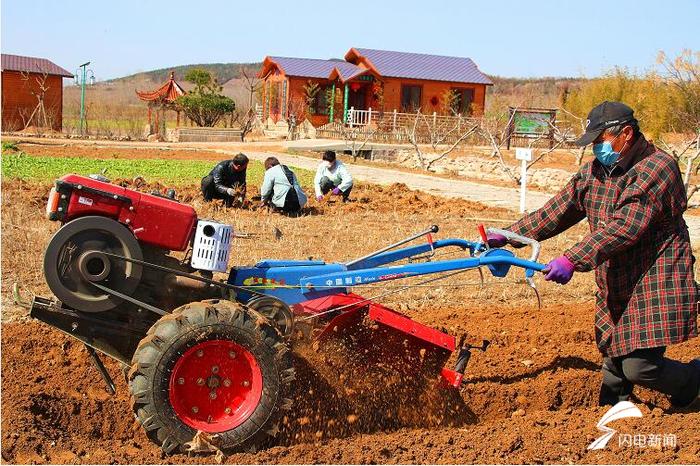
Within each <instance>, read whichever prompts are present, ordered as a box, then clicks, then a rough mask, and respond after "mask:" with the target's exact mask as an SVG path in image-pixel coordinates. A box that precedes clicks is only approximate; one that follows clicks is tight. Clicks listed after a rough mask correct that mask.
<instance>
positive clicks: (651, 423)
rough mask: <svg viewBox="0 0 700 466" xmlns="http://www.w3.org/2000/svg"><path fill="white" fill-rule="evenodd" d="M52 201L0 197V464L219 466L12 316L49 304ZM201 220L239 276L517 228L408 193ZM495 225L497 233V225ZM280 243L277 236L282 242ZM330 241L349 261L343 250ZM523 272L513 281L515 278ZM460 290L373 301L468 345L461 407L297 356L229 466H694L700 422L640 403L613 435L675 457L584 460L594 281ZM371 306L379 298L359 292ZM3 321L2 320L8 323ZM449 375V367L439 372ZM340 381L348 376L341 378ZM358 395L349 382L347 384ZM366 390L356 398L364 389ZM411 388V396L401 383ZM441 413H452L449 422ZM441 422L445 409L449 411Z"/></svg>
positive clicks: (589, 426) (615, 448) (474, 207)
mask: <svg viewBox="0 0 700 466" xmlns="http://www.w3.org/2000/svg"><path fill="white" fill-rule="evenodd" d="M47 192H48V186H36V185H26V184H20V183H17V182H9V183H3V199H2V201H3V225H2V228H3V240H4V241H3V246H4V247H3V257H2V274H3V285H2V289H3V315H2V318H3V324H2V327H0V330H1V331H2V342H1V347H2V404H1V408H2V425H1V427H2V459H3V461H5V462H10V463H83V464H88V463H163V462H172V463H211V462H214V457H213V456H204V455H196V456H186V455H182V454H179V455H175V456H172V457H164V456H163V455H162V454H161V452H160V450H159V449H158V447H156V446H155V445H153V444H152V443H150V441H148V439H147V438H146V436H145V435H144V433H143V431H142V429H141V427H140V426H139V425H138V424H137V423H136V422H135V420H134V417H133V414H132V412H131V408H130V405H129V399H128V390H127V387H126V384H125V381H124V377H123V374H122V372H121V368H120V367H118V365H117V364H116V363H113V362H111V361H106V362H107V367H108V369H109V371H110V372H111V374H112V376H113V378H114V379H115V382H116V383H117V395H116V396H110V395H109V394H108V393H107V392H106V391H105V388H104V384H103V382H102V380H101V379H100V378H99V375H98V373H97V371H96V369H95V368H94V367H93V366H92V365H91V362H90V360H89V357H88V355H87V353H86V352H85V351H84V349H83V348H82V347H81V346H80V345H79V344H77V343H76V342H75V341H73V340H72V339H70V338H69V337H67V336H65V335H63V334H61V333H59V332H58V331H56V330H53V329H51V328H49V327H48V326H46V325H44V324H41V323H38V322H32V321H28V320H27V319H26V311H24V310H22V309H21V308H18V307H16V306H15V307H13V306H12V305H11V298H10V296H9V290H10V287H11V283H12V282H13V281H17V282H19V283H21V284H22V285H23V287H22V289H23V290H29V291H31V292H34V293H37V294H42V295H48V294H49V292H48V289H47V288H46V285H45V284H44V283H43V278H42V277H41V258H42V251H43V249H44V248H45V245H46V243H47V242H48V240H49V238H50V235H51V234H52V232H53V231H55V229H56V227H57V225H55V224H53V223H51V222H48V221H45V220H43V219H42V216H41V215H42V211H43V208H44V202H45V197H46V193H47ZM181 196H182V199H183V201H185V202H191V203H192V204H193V205H194V206H195V208H197V210H198V212H199V213H200V215H201V216H203V217H208V218H216V219H219V220H224V221H229V222H231V223H234V224H235V225H236V227H237V228H238V229H239V230H240V231H248V232H253V233H257V236H256V237H255V238H254V239H251V240H240V241H237V243H236V245H235V246H234V256H233V257H234V258H233V260H232V263H236V264H245V263H251V262H255V261H257V260H259V259H261V258H263V257H271V258H304V257H307V256H308V255H314V256H315V257H324V258H325V259H328V260H345V259H348V258H351V257H357V256H360V255H362V254H364V253H366V252H367V251H370V250H372V249H375V248H377V247H381V246H383V245H385V244H387V243H389V242H392V241H395V240H397V239H400V238H402V237H404V236H406V235H407V234H410V233H411V232H414V231H416V230H419V229H422V228H424V227H425V226H427V225H429V224H430V223H439V224H440V225H441V227H443V229H442V231H441V233H440V237H443V238H444V237H448V236H458V237H467V238H473V237H474V236H475V225H476V223H478V222H479V221H478V220H474V218H475V217H484V218H491V219H494V222H495V221H497V220H498V219H504V220H502V221H501V222H502V223H501V225H502V226H504V225H507V219H508V217H510V216H511V215H512V214H509V213H508V212H506V211H500V210H497V209H485V208H484V207H483V206H479V205H478V204H473V203H468V202H464V201H450V202H448V201H445V200H442V199H440V198H435V197H433V196H429V195H425V194H421V193H415V192H412V191H410V190H407V189H405V188H404V187H401V186H394V187H391V188H376V187H370V186H361V187H359V189H357V191H356V192H355V196H356V202H354V203H351V204H349V205H342V204H327V205H323V206H320V207H319V208H318V210H317V211H313V212H308V213H307V215H306V216H304V217H301V218H297V219H290V218H286V217H281V216H279V215H276V214H268V213H265V212H262V211H257V210H247V211H231V210H226V209H220V208H217V207H216V206H214V205H211V204H203V203H202V202H201V201H200V200H199V199H198V198H197V195H196V189H195V188H194V187H192V188H186V189H184V190H182V191H181ZM491 224H493V223H491ZM273 228H279V229H280V230H281V231H282V232H283V235H282V236H281V237H280V238H277V239H275V235H273V234H272V230H273ZM583 233H584V230H583V229H582V228H580V227H577V228H575V229H572V231H571V232H570V233H568V234H567V235H565V236H562V237H561V238H559V239H557V240H554V241H550V242H548V243H545V245H544V252H543V258H542V261H545V262H546V261H547V260H549V258H550V257H551V256H554V255H556V254H557V253H558V252H559V251H560V250H561V249H562V248H563V247H565V246H566V245H567V244H569V243H570V242H572V241H575V240H576V239H577V238H578V237H580V235H581V234H583ZM339 238H340V239H342V241H343V244H345V246H344V247H342V248H338V246H337V245H338V241H339ZM516 272H517V271H516ZM465 277H466V278H465V279H464V280H463V281H461V285H460V287H459V288H450V287H449V286H446V285H440V286H438V287H435V288H430V289H426V288H419V289H417V290H414V291H413V292H410V293H409V292H407V293H401V294H400V295H398V296H392V297H388V298H387V299H383V300H382V302H383V303H386V304H387V305H390V306H393V307H395V308H396V309H398V310H401V312H404V313H406V314H408V315H409V316H411V317H412V318H414V319H416V320H418V321H420V322H422V323H425V324H427V325H431V326H435V327H445V328H446V329H447V330H449V331H450V333H453V334H455V335H458V334H462V333H467V334H468V335H469V341H470V343H472V344H478V343H480V342H481V339H488V340H489V341H491V345H490V347H489V348H488V350H487V351H486V352H485V353H480V352H478V351H475V352H474V353H473V356H472V360H471V361H470V365H469V367H468V369H467V376H466V383H465V385H464V387H463V389H462V390H461V392H460V393H458V394H457V396H454V394H452V395H449V394H446V393H449V392H433V393H432V394H431V395H430V396H429V399H430V401H431V402H426V401H425V400H424V399H423V398H422V397H420V396H417V397H416V398H415V399H410V398H409V399H408V400H407V399H406V397H405V396H403V397H401V398H399V397H397V396H396V393H395V392H394V393H392V392H391V391H390V392H386V391H385V390H384V391H383V390H381V387H379V386H376V391H374V390H373V387H372V385H371V383H369V382H371V381H365V380H363V379H362V377H363V376H362V375H361V374H359V373H356V372H353V373H352V376H353V377H354V378H355V379H358V378H359V379H360V380H359V382H360V383H359V385H360V387H362V388H361V389H359V390H357V388H356V387H357V385H358V383H357V382H358V380H352V381H350V380H348V379H347V376H346V378H343V377H340V376H338V374H343V373H344V372H343V371H342V370H339V369H338V367H337V366H336V364H337V362H338V359H339V358H338V353H334V354H326V353H324V352H316V351H314V350H313V348H309V347H300V348H299V349H298V356H297V357H296V360H295V366H296V368H297V381H296V382H295V388H294V393H293V397H292V398H293V401H294V404H293V408H292V410H291V411H290V414H289V416H288V419H287V423H286V426H285V427H284V428H283V429H282V432H281V433H280V435H279V436H278V437H277V439H276V445H277V446H273V447H271V448H268V449H265V450H262V451H258V452H255V453H236V454H232V455H230V456H228V457H226V458H225V462H226V463H519V462H525V463H542V462H562V463H564V462H572V463H601V462H602V463H619V462H633V463H697V462H698V461H700V414H699V413H693V414H680V413H673V412H672V411H671V410H670V406H669V404H668V402H667V401H666V400H665V399H664V397H662V396H660V395H658V394H655V393H652V392H649V391H647V390H637V391H636V393H635V395H636V396H637V399H636V400H635V401H637V405H638V406H639V407H640V409H641V410H642V412H643V414H644V418H642V419H636V420H634V421H617V422H615V423H613V424H612V427H614V428H615V429H618V430H619V431H620V432H622V433H633V434H638V435H641V434H644V435H650V434H661V435H664V434H673V435H675V436H676V439H677V445H676V447H668V446H666V447H664V446H662V447H660V448H655V447H649V446H646V447H641V446H636V447H630V446H619V445H618V440H617V437H613V439H612V441H611V442H610V444H609V445H608V447H607V448H606V449H605V450H603V451H601V452H591V451H588V450H586V446H587V445H588V444H589V443H590V442H591V441H593V440H594V439H596V438H597V437H598V436H599V435H600V434H601V432H599V431H598V430H597V429H596V427H595V424H596V422H597V421H598V420H599V419H600V417H601V416H602V415H603V413H604V412H605V409H604V408H599V407H597V392H598V386H599V384H600V373H599V366H600V357H599V355H598V353H597V350H596V348H595V344H594V341H593V331H592V323H593V310H592V307H593V305H592V301H591V297H592V291H593V285H592V276H591V275H590V274H577V276H576V277H575V279H574V281H573V282H572V283H571V284H570V285H568V286H566V287H559V286H554V285H552V284H549V283H544V282H542V280H538V282H539V283H540V288H541V290H540V292H541V293H542V297H543V303H544V307H543V308H542V309H541V310H538V309H537V305H536V302H535V301H534V299H533V296H532V294H531V292H529V291H527V289H526V288H525V287H524V286H523V285H522V283H517V282H516V281H515V277H514V279H508V280H500V281H499V280H495V279H491V278H488V277H487V278H486V284H487V286H486V288H484V289H483V290H482V289H480V288H479V287H478V286H476V285H474V283H475V282H478V275H475V274H474V273H473V272H469V273H468V274H465ZM358 292H359V293H360V294H364V295H365V296H372V295H373V294H374V293H376V292H377V290H359V291H358ZM8 311H9V312H8ZM668 355H669V357H673V358H676V359H680V360H684V361H688V360H690V359H692V358H693V357H696V356H698V355H700V342H699V341H698V340H693V341H690V342H687V343H685V344H682V345H677V346H674V347H672V348H670V349H669V352H668ZM452 364H454V361H450V362H449V363H448V366H451V365H452ZM345 373H346V374H347V372H345ZM351 382H352V383H351ZM363 382H364V383H363ZM410 382H411V381H407V383H410ZM446 407H447V408H446ZM448 408H449V409H448Z"/></svg>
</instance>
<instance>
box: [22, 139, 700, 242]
mask: <svg viewBox="0 0 700 466" xmlns="http://www.w3.org/2000/svg"><path fill="white" fill-rule="evenodd" d="M22 140H23V141H28V142H38V143H42V144H67V145H77V146H86V147H114V148H135V149H138V148H141V149H154V150H157V149H166V150H180V151H184V150H198V151H209V152H213V153H215V154H220V155H222V156H227V157H228V156H231V155H235V154H237V153H238V152H241V151H245V153H246V154H247V155H248V156H249V157H251V158H252V159H254V160H260V161H263V160H265V159H266V158H267V157H270V156H275V157H277V158H278V159H279V160H280V162H282V163H283V164H287V165H290V166H293V167H299V168H304V169H307V170H312V171H315V170H316V168H317V167H318V160H316V159H312V158H309V157H303V156H298V155H291V154H286V153H282V152H276V151H275V150H276V149H278V148H279V143H276V144H275V145H273V144H272V143H264V142H256V143H250V144H243V143H159V144H153V143H151V144H148V143H144V142H117V141H95V142H91V141H75V140H71V139H46V138H23V139H22ZM267 147H270V149H269V150H268V149H267ZM222 158H223V157H222ZM346 164H347V165H349V166H351V167H352V168H351V172H352V174H353V177H354V178H355V179H357V180H359V181H364V182H367V183H373V184H378V185H384V186H387V185H392V184H395V183H403V184H405V185H406V186H407V187H408V188H410V189H415V190H420V191H424V192H427V193H430V194H434V195H436V196H443V197H448V198H460V199H466V200H468V201H472V202H479V203H482V204H485V205H488V206H492V207H500V208H504V209H508V210H512V211H513V212H514V214H513V218H517V212H518V209H519V206H520V191H519V190H518V189H515V188H511V187H506V186H497V185H488V184H482V183H476V182H473V181H463V180H455V179H447V178H441V177H437V176H431V175H424V174H419V173H407V172H404V171H400V170H394V169H390V168H382V167H373V166H367V165H359V164H352V163H349V162H346ZM551 197H552V196H551V194H547V193H542V192H528V194H527V201H526V207H527V210H528V211H532V210H535V209H538V208H540V207H541V206H543V205H544V204H545V203H546V202H547V200H549V199H550V198H551ZM685 220H686V223H687V224H688V230H689V231H690V237H691V240H692V241H693V242H697V241H700V217H698V216H692V215H685Z"/></svg>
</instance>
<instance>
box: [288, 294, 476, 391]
mask: <svg viewBox="0 0 700 466" xmlns="http://www.w3.org/2000/svg"><path fill="white" fill-rule="evenodd" d="M341 306H348V307H344V308H343V309H341V310H340V311H338V312H339V313H340V314H338V315H336V316H334V317H333V318H331V319H330V320H329V321H328V322H327V323H325V328H324V329H323V330H322V331H321V333H320V334H319V335H318V337H317V338H318V339H319V340H325V339H328V338H332V337H334V336H336V335H339V334H342V333H343V332H346V331H352V327H353V326H355V325H357V324H358V323H359V322H360V321H361V320H362V318H363V317H364V316H365V315H366V316H367V317H368V318H369V319H370V320H372V321H374V322H377V323H378V324H381V325H382V326H384V327H385V328H386V329H388V330H389V331H390V334H387V336H390V335H393V336H394V337H395V338H387V341H386V343H387V347H386V348H384V349H385V350H386V351H390V350H391V351H393V352H405V353H413V354H414V355H416V354H418V353H419V352H420V351H421V350H425V354H429V355H430V356H431V357H432V360H433V361H434V362H437V363H439V364H440V366H441V367H442V366H443V365H444V364H445V363H446V362H447V360H448V359H449V358H450V355H451V354H452V352H453V351H454V350H455V347H456V344H455V338H454V337H453V336H452V335H448V334H446V333H443V332H441V331H439V330H436V329H434V328H431V327H428V326H426V325H423V324H421V323H419V322H416V321H414V320H412V319H410V318H408V317H406V316H404V315H402V314H400V313H398V312H396V311H394V310H392V309H389V308H387V307H384V306H382V305H380V304H377V303H374V302H372V301H368V300H367V299H365V298H363V297H362V296H358V295H356V294H352V293H348V294H342V293H340V294H334V295H330V296H326V297H323V298H317V299H313V300H310V301H305V302H302V303H299V304H296V305H294V306H293V307H292V310H293V311H294V313H295V314H297V315H299V316H302V315H303V316H311V315H319V318H320V319H322V318H323V317H324V315H325V316H328V315H330V314H331V313H328V314H324V312H327V311H329V310H331V309H333V308H338V307H341ZM402 341H403V342H404V344H401V342H402ZM414 369H416V368H415V367H406V370H414ZM435 375H436V376H437V375H438V374H435ZM439 375H441V376H442V383H441V385H442V386H443V387H445V386H454V387H458V386H459V384H460V383H461V378H462V375H461V374H457V373H456V372H454V371H452V370H450V369H447V368H444V367H443V368H442V369H441V371H440V374H439Z"/></svg>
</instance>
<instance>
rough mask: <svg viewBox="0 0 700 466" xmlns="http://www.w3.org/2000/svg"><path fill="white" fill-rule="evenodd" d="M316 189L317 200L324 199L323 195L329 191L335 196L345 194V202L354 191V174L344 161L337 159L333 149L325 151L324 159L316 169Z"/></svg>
mask: <svg viewBox="0 0 700 466" xmlns="http://www.w3.org/2000/svg"><path fill="white" fill-rule="evenodd" d="M314 189H315V191H316V200H317V201H322V200H323V196H324V195H325V194H328V193H329V192H330V193H331V194H333V195H334V196H343V202H347V201H348V197H349V196H350V191H352V176H351V175H350V172H349V171H348V169H347V168H345V165H343V162H341V161H340V160H336V157H335V152H333V151H332V150H327V151H326V152H324V153H323V161H322V162H321V164H320V165H319V166H318V169H317V170H316V177H315V178H314Z"/></svg>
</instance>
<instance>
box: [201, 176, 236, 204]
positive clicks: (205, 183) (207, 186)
mask: <svg viewBox="0 0 700 466" xmlns="http://www.w3.org/2000/svg"><path fill="white" fill-rule="evenodd" d="M244 186H245V185H243V184H239V183H234V184H233V186H230V187H231V188H233V189H236V190H238V189H242V188H244ZM202 196H204V200H205V201H211V200H213V199H223V201H224V203H225V204H226V206H227V207H231V206H232V205H233V203H234V201H235V197H234V196H229V195H228V193H220V192H219V191H217V190H216V187H215V185H214V177H213V176H211V175H207V176H205V177H204V178H202Z"/></svg>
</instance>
